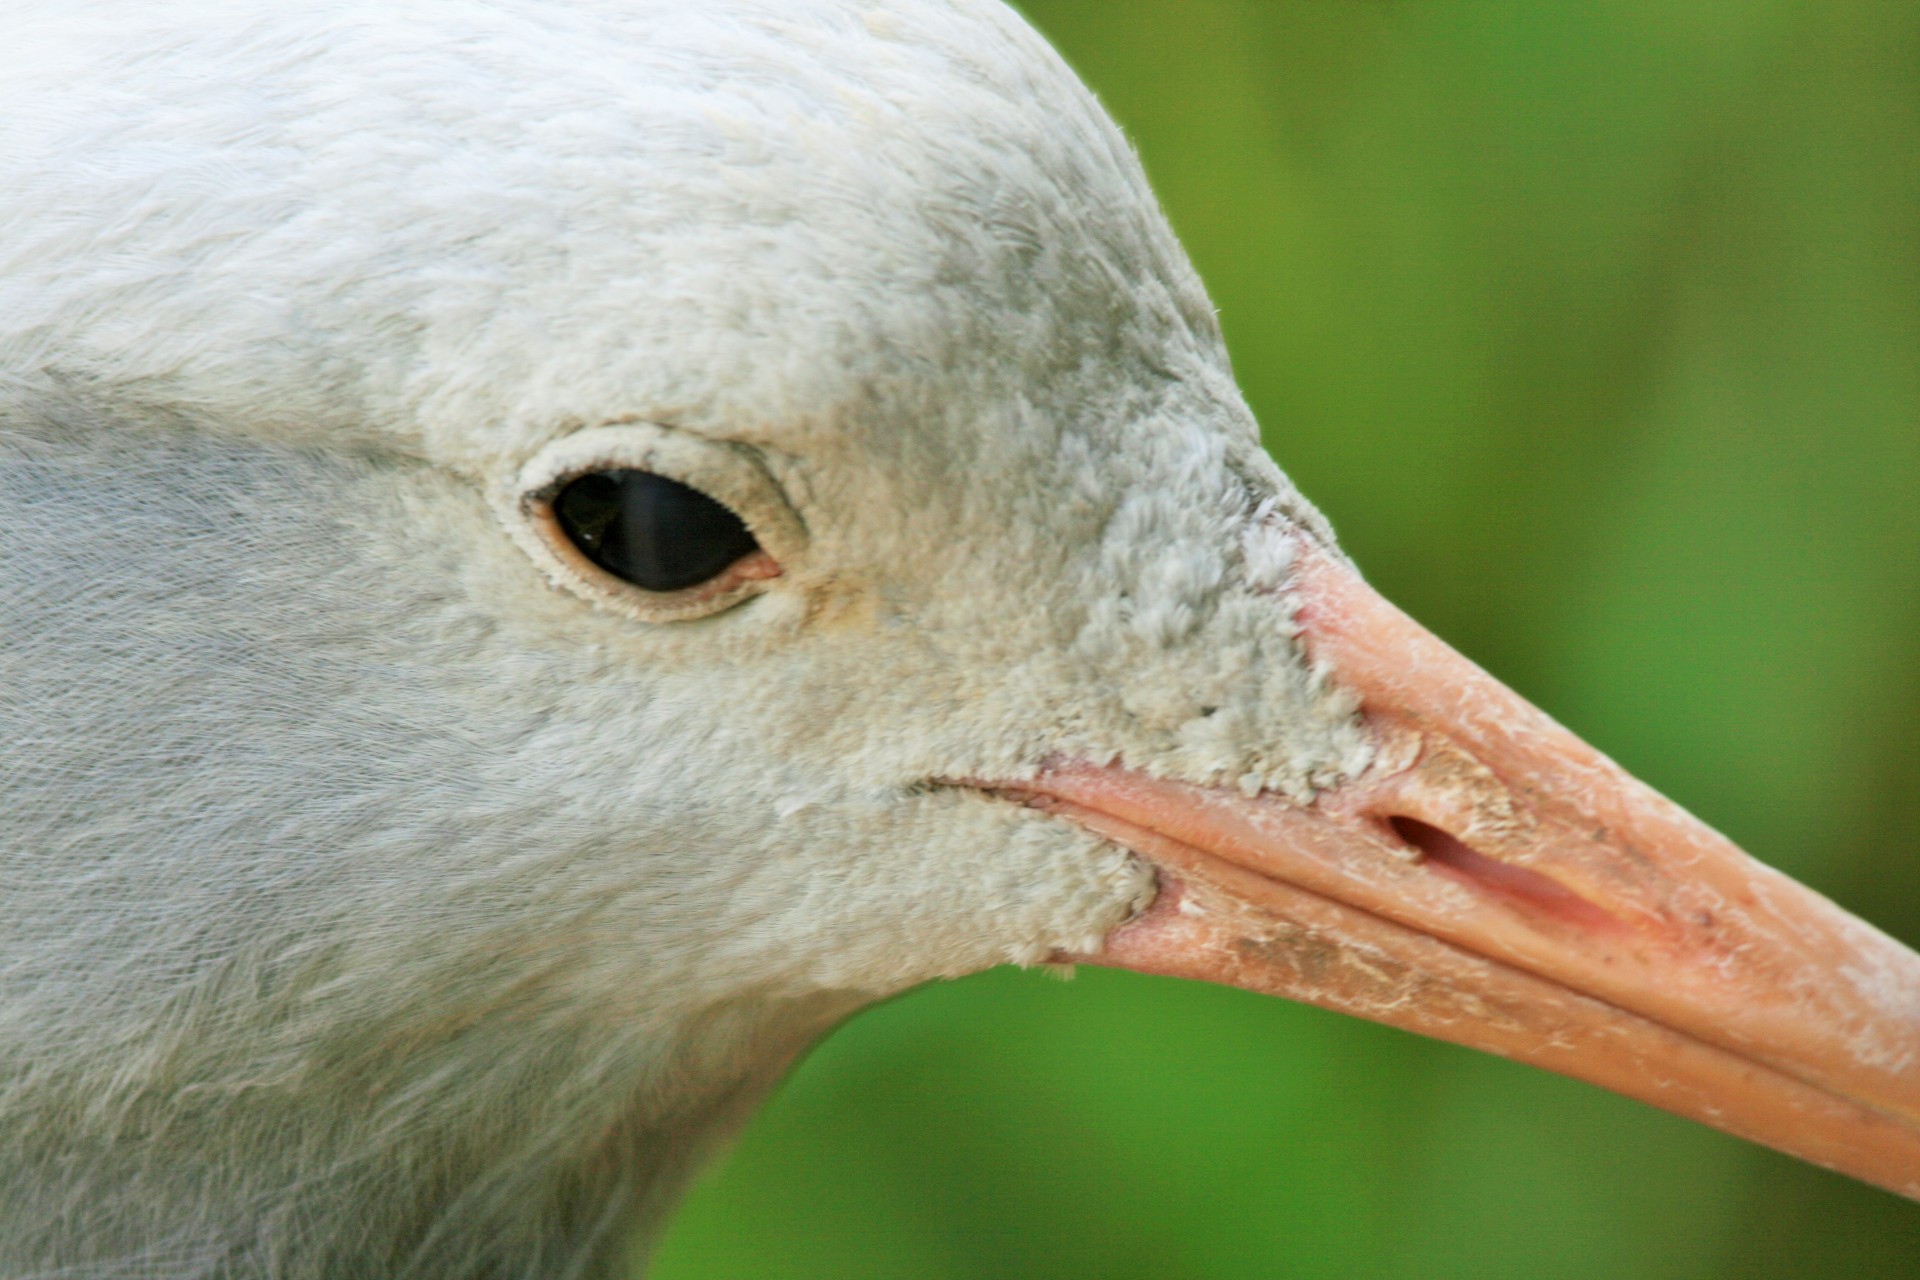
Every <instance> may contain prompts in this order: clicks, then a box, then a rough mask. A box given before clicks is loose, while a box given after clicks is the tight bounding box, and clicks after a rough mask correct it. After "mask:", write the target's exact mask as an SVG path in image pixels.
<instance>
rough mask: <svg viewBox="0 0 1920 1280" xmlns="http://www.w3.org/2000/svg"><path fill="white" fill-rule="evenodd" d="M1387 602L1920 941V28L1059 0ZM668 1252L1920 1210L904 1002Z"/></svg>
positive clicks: (1611, 1104)
mask: <svg viewBox="0 0 1920 1280" xmlns="http://www.w3.org/2000/svg"><path fill="white" fill-rule="evenodd" d="M1026 11H1027V12H1028V13H1029V15H1030V16H1031V17H1032V18H1033V20H1034V21H1035V22H1037V23H1038V24H1039V25H1040V27H1041V28H1042V29H1043V30H1045V31H1046V32H1047V33H1048V34H1049V35H1050V36H1051V37H1052V38H1053V39H1054V41H1055V42H1056V43H1057V44H1058V45H1059V47H1060V48H1061V49H1062V50H1063V51H1064V52H1065V54H1066V56H1067V57H1068V59H1069V60H1070V61H1072V62H1073V63H1074V65H1075V66H1076V67H1078V68H1079V70H1080V72H1081V73H1082V74H1083V75H1084V76H1085V77H1086V78H1087V79H1088V80H1089V81H1090V82H1091V83H1092V84H1093V85H1094V87H1095V88H1096V89H1097V90H1098V91H1099V92H1100V94H1101V95H1102V96H1103V97H1104V99H1105V100H1106V102H1107V104H1108V105H1109V107H1110V108H1111V109H1112V110H1113V111H1114V112H1115V114H1116V115H1118V117H1119V118H1120V120H1121V121H1122V123H1123V124H1125V125H1126V127H1127V128H1128V130H1129V131H1130V132H1131V134H1132V136H1133V138H1134V139H1135V142H1136V144H1137V145H1138V147H1139V149H1140V151H1141V152H1142V154H1143V155H1144V157H1145V160H1146V164H1147V168H1148V169H1149V171H1150V172H1151V173H1152V175H1153V178H1154V180H1155V183H1156V185H1157V187H1158V189H1159V192H1160V195H1161V198H1162V199H1163V201H1164V202H1165V204H1166V206H1167V208H1168V210H1169V211H1170V213H1171V215H1172V217H1173V221H1174V223H1175V225H1176V226H1177V227H1178V229H1179V230H1180V232H1181V234H1182V235H1183V237H1184V238H1185V240H1186V243H1187V246H1188V248H1189V250H1190V251H1191V252H1192V254H1193V257H1194V259H1195V261H1196V262H1197V264H1198V265H1199V268H1200V271H1201V273H1202V274H1203V275H1204V276H1205V277H1206V279H1207V281H1208V284H1209V286H1210V287H1211V289H1212V291H1213V296H1214V298H1215V301H1216V302H1217V303H1218V305H1219V307H1220V308H1221V311H1222V314H1223V318H1224V322H1225V325H1226V331H1227V336H1228V339H1229V341H1230V342H1231V344H1232V348H1233V353H1234V358H1235V361H1236V365H1237V368H1238V370H1239V374H1240V378H1241V381H1242V384H1243V385H1244V386H1245V388H1246V390H1247V394H1248V395H1249V397H1250V398H1251V399H1252V402H1253V405H1254V407H1255V409H1256V410H1257V411H1258V412H1259V414H1260V418H1261V421H1262V422H1263V423H1264V424H1265V426H1266V431H1267V439H1268V443H1269V444H1270V446H1271V447H1272V449H1273V450H1274V453H1275V454H1276V456H1278V457H1279V459H1280V461H1281V463H1282V464H1283V465H1284V466H1285V467H1286V468H1287V469H1288V470H1289V471H1290V472H1291V473H1292V474H1293V476H1294V478H1295V479H1296V480H1298V481H1299V483H1300V485H1301V487H1302V488H1303V489H1304V490H1305V491H1306V492H1307V494H1308V495H1309V496H1310V497H1312V498H1314V499H1315V500H1317V501H1318V502H1319V503H1320V504H1321V506H1322V507H1323V509H1325V510H1326V511H1327V513H1328V514H1329V515H1330V516H1331V517H1332V519H1333V521H1334V524H1335V525H1336V526H1337V527H1338V528H1339V530H1340V532H1341V533H1342V535H1343V537H1344V539H1345V541H1346V544H1347V546H1348V548H1349V549H1350V550H1351V551H1352V552H1353V553H1354V555H1355V556H1356V557H1357V558H1358V560H1359V561H1360V564H1361V565H1362V567H1363V568H1364V569H1365V570H1366V571H1367V572H1368V574H1369V576H1371V577H1372V578H1373V580H1374V581H1375V582H1376V583H1377V584H1378V585H1380V586H1381V587H1382V588H1383V589H1384V590H1385V591H1386V592H1387V594H1388V595H1390V596H1392V597H1394V598H1395V599H1397V600H1398V601H1399V602H1400V603H1401V604H1403V605H1405V606H1407V607H1408V608H1409V609H1410V610H1411V611H1412V612H1413V613H1414V614H1415V615H1416V616H1418V617H1420V618H1421V619H1423V620H1424V621H1425V622H1427V623H1428V624H1429V625H1431V626H1432V627H1434V628H1435V629H1436V630H1437V631H1439V632H1440V633H1441V634H1442V635H1444V636H1446V637H1448V638H1449V639H1451V640H1452V641H1453V642H1454V643H1456V644H1457V645H1459V646H1460V647H1461V648H1462V649H1464V650H1465V651H1466V652H1467V653H1468V654H1470V655H1472V656H1473V657H1475V658H1477V659H1478V660H1479V661H1481V662H1482V663H1483V664H1484V665H1486V666H1488V667H1489V668H1491V669H1492V670H1493V671H1494V672H1495V673H1497V674H1499V675H1500V676H1502V677H1503V678H1505V679H1506V680H1507V681H1509V682H1510V683H1512V684H1514V685H1515V686H1517V687H1518V688H1519V689H1521V690H1522V691H1523V692H1525V693H1527V694H1528V695H1529V696H1531V697H1533V698H1534V699H1535V700H1536V701H1538V702H1540V703H1542V704H1543V705H1544V706H1545V707H1546V708H1547V709H1548V710H1549V711H1551V712H1553V713H1554V714H1556V715H1557V716H1559V717H1560V718H1561V719H1562V720H1564V721H1566V722H1567V723H1569V724H1570V725H1571V726H1572V727H1574V728H1575V729H1576V730H1578V731H1579V732H1581V733H1583V734H1585V735H1586V736H1587V737H1589V738H1590V739H1592V740H1593V741H1594V742H1596V743H1597V744H1598V745H1599V746H1601V747H1602V748H1603V749H1605V750H1607V751H1608V752H1610V753H1612V754H1613V755H1614V756H1615V757H1616V758H1618V759H1620V760H1621V761H1622V762H1623V763H1624V764H1626V765H1627V767H1628V768H1630V769H1632V770H1634V771H1635V772H1637V773H1639V774H1641V775H1642V776H1644V777H1646V778H1647V779H1649V780H1650V781H1652V782H1654V783H1655V785H1657V786H1659V787H1660V788H1662V789H1663V790H1665V791H1667V792H1668V793H1669V794H1671V795H1673V796H1674V797H1675V798H1677V799H1678V800H1680V801H1681V802H1682V803H1684V804H1686V805H1687V806H1688V807H1690V808H1692V809H1693V810H1694V811H1695V812H1697V813H1699V814H1701V815H1702V816H1703V817H1705V818H1706V819H1708V820H1709V821H1711V822H1713V823H1714V824H1715V825H1717V826H1719V827H1720V828H1722V829H1723V830H1725V831H1727V832H1728V833H1729V834H1731V835H1732V836H1733V837H1734V838H1735V839H1737V840H1738V841H1740V842H1741V843H1742V844H1744V845H1745V846H1746V847H1747V848H1749V849H1750V850H1752V851H1754V852H1755V853H1757V854H1759V855H1760V856H1761V857H1762V858H1764V859H1766V860H1767V861H1770V862H1772V863H1774V864H1776V865H1778V866H1780V867H1783V868H1785V869H1786V870H1787V871H1789V872H1790V873H1792V874H1793V875H1795V876H1798V877H1800V878H1801V879H1804V880H1807V881H1809V882H1811V883H1812V884H1814V885H1815V886H1817V887H1819V888H1820V889H1822V890H1823V891H1825V892H1826V893H1828V894H1829V895H1831V896H1833V897H1835V898H1837V899H1839V900H1840V901H1841V902H1842V903H1844V904H1846V905H1848V906H1850V907H1851V908H1853V909H1855V910H1856V911H1859V912H1862V913H1863V914H1865V915H1867V916H1868V917H1869V918H1871V919H1873V920H1874V921H1876V922H1877V923H1879V924H1881V925H1882V926H1883V927H1885V928H1887V929H1888V930H1889V931H1891V932H1893V933H1895V934H1896V935H1898V936H1900V937H1902V938H1904V939H1906V940H1907V941H1909V942H1920V847H1916V840H1915V827H1916V823H1915V821H1914V818H1913V807H1914V803H1915V800H1916V798H1917V797H1920V660H1917V659H1920V6H1916V5H1914V4H1913V3H1911V0H1909V2H1907V3H1877V2H1874V0H1867V2H1864V3H1855V2H1852V0H1817V2H1816V0H1739V2H1738V3H1734V2H1731V0H1679V3H1675V0H1602V2H1597V3H1572V2H1568V3H1539V2H1537V0H1536V2H1534V3H1526V4H1521V3H1512V2H1510V0H1509V2H1502V0H1493V2H1483V3H1463V2H1447V0H1428V2H1418V3H1416V2H1414V0H1405V2H1396V0H1159V2H1157V3H1147V2H1144V0H1127V2H1124V3H1123V2H1120V0H1032V2H1031V3H1029V4H1027V5H1026ZM655 1275H656V1276H657V1277H660V1278H662V1280H731V1278H734V1277H739V1278H742V1280H745V1278H747V1277H751V1278H753V1280H786V1278H789V1277H790V1278H793V1280H799V1278H802V1277H805V1278H808V1280H812V1278H815V1277H818V1278H820V1280H828V1278H832V1280H858V1278H861V1277H888V1278H892V1277H899V1278H901V1280H908V1278H911V1280H935V1278H940V1277H966V1278H967V1280H978V1278H981V1277H1027V1276H1031V1277H1098V1278H1103V1280H1104V1278H1109V1277H1111V1278H1115V1280H1118V1278H1120V1277H1140V1278H1141V1280H1149V1278H1150V1280H1179V1278H1184V1277H1195V1278H1200V1277H1205V1278H1207V1280H1214V1278H1219V1280H1225V1278H1227V1277H1255V1276H1258V1277H1274V1276H1290V1277H1321V1276H1327V1277H1333V1276H1340V1277H1369V1278H1372V1277H1409V1278H1414V1277H1417V1278H1419V1280H1433V1278H1434V1277H1451V1276H1460V1277H1476V1278H1478V1277H1488V1278H1494V1277H1506V1276H1513V1277H1527V1278H1528V1280H1536V1278H1539V1277H1586V1276H1593V1277H1608V1278H1609V1280H1619V1278H1630V1280H1642V1278H1645V1280H1655V1278H1659V1277H1687V1278H1689V1280H1694V1278H1698V1277H1727V1278H1728V1280H1734V1278H1738V1280H1755V1278H1757V1277H1771V1276H1782V1277H1785V1276H1792V1277H1805V1276H1835V1277H1847V1278H1848V1280H1870V1278H1875V1277H1920V1206H1916V1205H1912V1204H1908V1203H1905V1202H1903V1201H1899V1200H1896V1199H1894V1198H1893V1197H1891V1196H1887V1195H1884V1194H1881V1193H1879V1192H1875V1191H1870V1190H1867V1189H1865V1188H1862V1187H1859V1186H1855V1185H1853V1184H1850V1183H1848V1182H1845V1181H1843V1180H1841V1179H1839V1178H1836V1177H1833V1176H1831V1175H1828V1174H1824V1173H1821V1172H1819V1171H1817V1170H1814V1169H1811V1168H1808V1167H1806V1166H1803V1165H1800V1164H1797V1163H1795V1162H1793V1161H1790V1160H1787V1159H1785V1158H1783V1157H1779V1156H1775V1155H1772V1154H1770V1153H1767V1152H1764V1151H1761V1150H1759V1149H1756V1148H1753V1147H1750V1146H1748V1145H1745V1144H1743V1143H1740V1142H1737V1141H1734V1140H1732V1139H1729V1138H1725V1137H1722V1136H1720V1135H1718V1134H1715V1133H1711V1132H1709V1131H1707V1130H1705V1129H1702V1128H1698V1127H1696V1126H1693V1125H1689V1124H1686V1123H1684V1122H1681V1121H1678V1120H1674V1119H1671V1118H1669V1117H1667V1116H1665V1115H1662V1114H1660V1113H1658V1112H1655V1111H1652V1110H1649V1109H1647V1108H1645V1107H1642V1106H1638V1105H1636V1104H1633V1103H1628V1102H1625V1101H1622V1100H1620V1099H1617V1098H1614V1097H1612V1096H1609V1095H1604V1094H1601V1093H1599V1092H1598V1091H1596V1090H1593V1089H1590V1088H1588V1087H1586V1086H1583V1085H1577V1084H1572V1083H1570V1082H1567V1081H1564V1080H1560V1079H1557V1078H1553V1077H1549V1076H1546V1075H1543V1074H1539V1073H1537V1072H1533V1071H1530V1070H1527V1069H1524V1068H1519V1067H1515V1066H1513V1065H1511V1064H1508V1063H1504V1062H1500V1061H1496V1060H1493V1059H1490V1058H1485V1057H1480V1056H1476V1055H1472V1054H1469V1053H1467V1052H1465V1051H1461V1050H1456V1049H1453V1048H1450V1047H1446V1046H1442V1045H1437V1044H1431V1043H1427V1042H1424V1041H1419V1040H1415V1039H1413V1038H1411V1037H1409V1036H1405V1035H1402V1034H1400V1033H1397V1032H1391V1031H1386V1030H1382V1029H1380V1028H1377V1027H1373V1026H1370V1025H1366V1024H1362V1023H1358V1022H1353V1021H1348V1020H1344V1019H1340V1018H1337V1017H1334V1016H1332V1015H1328V1014H1322V1013H1320V1012H1317V1011H1314V1010H1309V1009H1304V1008H1300V1007H1297V1006H1292V1005H1287V1004H1283V1003H1280V1002H1278V1001H1268V1000H1263V999H1260V998H1257V997H1253V996H1247V995H1243V994H1240V993H1237V992H1232V991H1225V990H1213V989H1208V988H1203V987H1198V986H1191V985H1185V984H1179V983H1173V982H1167V981H1156V980H1150V979H1144V978H1134V977H1131V976H1129V975H1121V974H1114V973H1108V972H1099V971H1086V970H1083V971H1082V973H1081V974H1080V976H1079V977H1078V978H1077V979H1076V980H1075V981H1073V982H1071V983H1062V982H1057V981H1052V980H1049V979H1048V978H1047V977H1045V976H1044V975H1040V974H1031V973H1013V972H1001V973H993V974H988V975H985V976H983V977H980V978H976V979H972V980H969V981H966V982H959V983H953V984H948V985H943V986H940V987H937V988H931V989H926V990H922V991H920V992H918V993H915V994H913V995H911V996H909V997H907V998H905V999H902V1000H899V1001H896V1002H895V1003H893V1004H891V1005H888V1006H886V1007H884V1008H881V1009H877V1010H874V1011H872V1012H869V1013H867V1014H865V1015H864V1016H862V1017H861V1018H859V1019H857V1020H856V1021H855V1022H854V1023H852V1024H851V1025H849V1026H848V1027H846V1028H845V1029H843V1030H842V1031H841V1032H839V1033H838V1034H837V1035H836V1036H835V1037H834V1038H833V1039H831V1040H830V1041H829V1042H828V1043H827V1044H826V1045H825V1046H823V1047H822V1048H821V1049H820V1050H819V1051H818V1052H817V1053H816V1054H814V1056H813V1057H812V1058H811V1059H810V1060H809V1061H808V1062H807V1063H806V1064H805V1065H804V1066H803V1067H802V1068H801V1070H800V1071H799V1072H798V1074H797V1075H796V1076H795V1077H794V1078H793V1079H792V1080H791V1081H790V1082H789V1083H788V1084H787V1085H786V1086H785V1087H784V1089H783V1090H782V1091H781V1093H780V1094H779V1095H778V1096H777V1097H776V1098H775V1099H774V1101H773V1103H772V1105H771V1106H770V1107H769V1108H768V1109H767V1110H766V1112H765V1113H764V1114H763V1115H762V1116H761V1117H760V1118H759V1120H757V1121H756V1122H755V1124H754V1125H753V1127H752V1128H751V1129H750V1130H749V1131H748V1133H747V1134H746V1136H745V1138H744V1140H743V1141H742V1142H741V1144H740V1146H739V1147H738V1149H737V1150H736V1151H735V1152H734V1153H733V1154H732V1155H731V1157H729V1158H728V1159H727V1160H726V1161H724V1162H723V1163H721V1164H720V1165H718V1166H717V1167H716V1168H715V1169H714V1170H713V1171H711V1173H710V1174H709V1175H708V1177H707V1178H706V1179H705V1180H704V1182H703V1183H702V1185H701V1186H700V1188H699V1190H698V1191H697V1192H696V1194H695V1195H694V1196H693V1198H692V1199H691V1201H690V1202H689V1203H688V1205H687V1207H686V1209H685V1211H684V1213H683V1214H682V1215H681V1216H680V1218H679V1220H678V1222H677V1224H676V1226H675V1228H674V1230H673V1232H672V1234H671V1235H670V1237H669V1238H668V1240H667V1241H666V1243H665V1246H664V1248H663V1249H662V1251H661V1252H660V1254H659V1255H658V1259H657V1263H656V1268H655Z"/></svg>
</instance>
